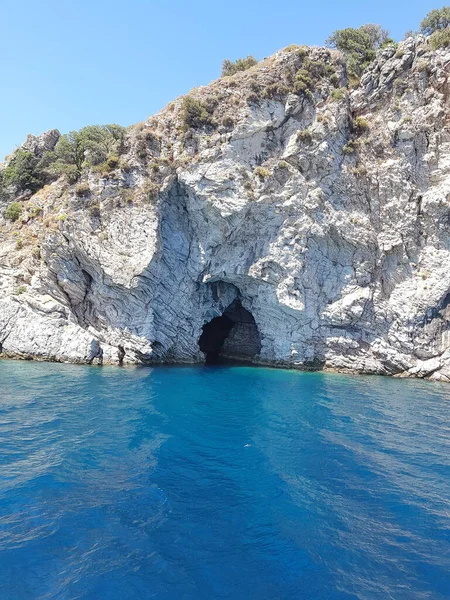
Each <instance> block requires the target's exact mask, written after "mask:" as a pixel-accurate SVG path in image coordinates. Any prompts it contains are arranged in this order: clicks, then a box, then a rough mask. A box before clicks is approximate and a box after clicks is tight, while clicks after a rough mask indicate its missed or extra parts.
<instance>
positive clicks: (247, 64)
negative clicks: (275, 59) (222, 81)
mask: <svg viewBox="0 0 450 600" xmlns="http://www.w3.org/2000/svg"><path fill="white" fill-rule="evenodd" d="M257 64H258V61H257V60H256V58H254V57H253V56H251V55H250V54H249V55H248V56H247V58H238V59H237V60H235V61H234V62H233V61H232V60H228V59H225V60H224V61H223V63H222V77H229V76H230V75H234V74H235V73H238V72H239V71H246V70H247V69H250V68H251V67H254V66H255V65H257Z"/></svg>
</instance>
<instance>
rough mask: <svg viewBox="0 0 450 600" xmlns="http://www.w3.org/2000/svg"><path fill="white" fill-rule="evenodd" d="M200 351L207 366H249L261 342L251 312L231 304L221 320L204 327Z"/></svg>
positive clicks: (214, 320) (238, 305)
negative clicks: (241, 364)
mask: <svg viewBox="0 0 450 600" xmlns="http://www.w3.org/2000/svg"><path fill="white" fill-rule="evenodd" d="M198 344H199V347H200V350H201V351H202V352H203V353H204V354H205V356H206V359H205V363H206V364H207V365H212V364H222V363H230V362H240V363H242V362H248V363H250V362H252V361H253V359H254V358H255V356H257V355H258V354H259V352H260V351H261V338H260V335H259V331H258V327H257V325H256V322H255V319H254V318H253V315H252V314H251V312H249V311H248V310H247V309H246V308H244V307H243V306H242V304H241V302H240V300H238V299H236V300H234V301H233V302H232V303H231V304H230V306H229V307H228V308H227V309H226V310H225V311H224V313H223V314H222V316H220V317H216V318H214V319H212V320H211V321H210V322H209V323H206V324H205V325H204V326H203V332H202V335H201V336H200V339H199V342H198Z"/></svg>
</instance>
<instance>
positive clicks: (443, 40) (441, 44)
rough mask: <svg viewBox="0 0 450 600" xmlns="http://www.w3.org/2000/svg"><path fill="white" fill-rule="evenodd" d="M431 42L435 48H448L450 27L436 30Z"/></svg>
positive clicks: (449, 44)
mask: <svg viewBox="0 0 450 600" xmlns="http://www.w3.org/2000/svg"><path fill="white" fill-rule="evenodd" d="M430 44H431V47H432V48H433V50H439V48H447V46H450V27H447V28H446V29H441V30H439V31H435V32H434V33H433V34H431V36H430Z"/></svg>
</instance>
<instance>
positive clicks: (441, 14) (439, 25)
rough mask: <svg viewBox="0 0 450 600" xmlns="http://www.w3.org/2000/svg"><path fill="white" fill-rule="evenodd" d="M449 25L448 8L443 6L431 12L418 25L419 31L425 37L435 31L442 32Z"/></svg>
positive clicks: (449, 14)
mask: <svg viewBox="0 0 450 600" xmlns="http://www.w3.org/2000/svg"><path fill="white" fill-rule="evenodd" d="M449 25H450V6H443V7H442V8H437V9H435V10H432V11H431V12H429V13H428V14H427V16H426V17H425V18H424V19H423V21H422V22H421V24H420V30H421V32H422V33H424V34H425V35H431V34H432V33H434V32H435V31H442V30H444V29H446V28H447V27H448V26H449Z"/></svg>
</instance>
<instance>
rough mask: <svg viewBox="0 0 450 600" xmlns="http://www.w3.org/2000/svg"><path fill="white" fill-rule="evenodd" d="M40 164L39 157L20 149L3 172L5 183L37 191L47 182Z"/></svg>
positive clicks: (20, 188)
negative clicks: (39, 166) (39, 167)
mask: <svg viewBox="0 0 450 600" xmlns="http://www.w3.org/2000/svg"><path fill="white" fill-rule="evenodd" d="M38 165H39V158H38V157H36V156H35V155H34V154H33V153H32V152H28V151H26V150H18V151H17V152H16V153H15V154H14V156H13V158H12V160H11V161H10V163H9V164H8V166H7V167H6V169H5V170H4V172H3V185H4V186H10V185H14V186H17V188H18V189H19V190H30V191H31V192H37V190H39V189H40V188H41V187H43V185H44V184H45V176H44V174H43V173H42V172H40V170H39V169H38Z"/></svg>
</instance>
